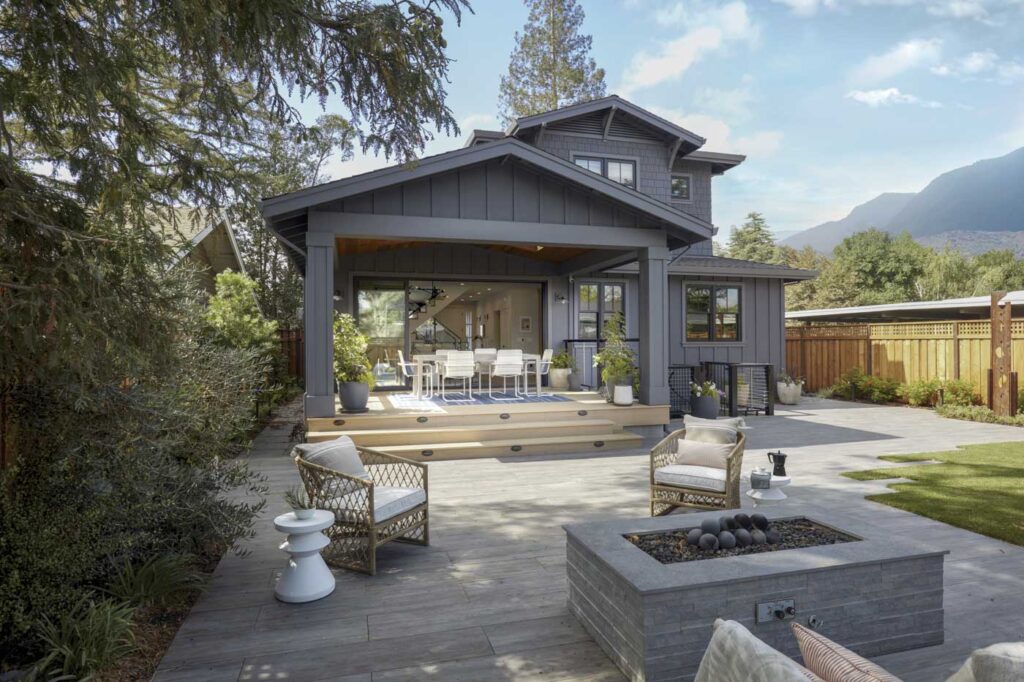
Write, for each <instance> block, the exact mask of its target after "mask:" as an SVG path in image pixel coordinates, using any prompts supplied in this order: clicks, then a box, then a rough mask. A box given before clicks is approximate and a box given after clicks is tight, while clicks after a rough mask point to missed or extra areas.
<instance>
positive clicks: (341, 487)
mask: <svg viewBox="0 0 1024 682" xmlns="http://www.w3.org/2000/svg"><path fill="white" fill-rule="evenodd" d="M293 453H297V454H298V455H299V456H300V457H302V459H304V460H305V461H307V462H309V463H311V464H316V465H317V466H322V467H324V468H326V469H330V470H331V471H339V472H341V473H343V474H348V475H349V476H355V477H356V478H361V479H363V480H365V481H369V480H370V474H369V473H368V472H367V471H366V467H365V466H363V460H361V459H359V451H358V450H357V449H356V445H355V443H353V442H352V439H351V438H349V437H348V436H338V437H337V438H335V439H334V440H329V441H324V442H323V443H300V444H299V445H296V446H295V450H293ZM326 486H327V488H328V489H324V490H321V491H320V493H319V495H320V497H321V498H323V499H327V498H329V497H335V496H339V495H347V494H349V493H351V492H352V491H354V490H356V489H358V488H360V487H361V486H360V485H359V484H358V483H355V482H354V481H342V480H339V479H336V478H332V479H331V480H330V481H329V482H328V483H327V484H326Z"/></svg>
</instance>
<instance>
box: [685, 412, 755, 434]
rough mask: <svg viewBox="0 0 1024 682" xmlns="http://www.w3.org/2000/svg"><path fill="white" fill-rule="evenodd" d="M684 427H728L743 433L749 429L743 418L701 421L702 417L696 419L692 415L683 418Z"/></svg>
mask: <svg viewBox="0 0 1024 682" xmlns="http://www.w3.org/2000/svg"><path fill="white" fill-rule="evenodd" d="M683 426H685V427H686V428H689V427H691V426H728V427H730V428H733V429H737V430H740V431H742V430H743V429H746V428H748V427H747V423H746V422H745V421H744V420H743V417H729V418H727V419H701V418H700V417H694V416H693V415H692V414H687V415H684V416H683Z"/></svg>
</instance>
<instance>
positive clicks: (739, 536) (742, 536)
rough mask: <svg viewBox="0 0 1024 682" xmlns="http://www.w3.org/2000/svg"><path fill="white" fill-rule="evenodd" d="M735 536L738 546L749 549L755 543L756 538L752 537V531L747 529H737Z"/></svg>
mask: <svg viewBox="0 0 1024 682" xmlns="http://www.w3.org/2000/svg"><path fill="white" fill-rule="evenodd" d="M733 535H735V536H736V544H737V545H739V546H740V547H749V546H750V545H751V543H753V542H754V538H752V537H750V531H749V530H747V529H746V528H737V529H736V531H735V532H734V533H733Z"/></svg>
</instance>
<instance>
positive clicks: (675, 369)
mask: <svg viewBox="0 0 1024 682" xmlns="http://www.w3.org/2000/svg"><path fill="white" fill-rule="evenodd" d="M699 372H700V368H699V367H696V366H695V365H669V367H668V398H669V408H668V412H669V416H670V417H682V416H683V415H684V414H688V413H689V412H691V411H692V410H691V408H690V396H691V394H692V389H691V387H690V384H691V383H693V381H694V379H695V378H696V377H697V374H699Z"/></svg>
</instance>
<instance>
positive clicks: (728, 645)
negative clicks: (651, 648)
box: [694, 618, 821, 682]
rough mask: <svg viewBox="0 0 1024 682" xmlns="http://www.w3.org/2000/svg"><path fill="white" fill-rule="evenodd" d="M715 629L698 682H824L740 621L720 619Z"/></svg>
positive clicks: (697, 678) (695, 680) (698, 675)
mask: <svg viewBox="0 0 1024 682" xmlns="http://www.w3.org/2000/svg"><path fill="white" fill-rule="evenodd" d="M714 627H715V631H714V634H713V635H711V641H710V642H709V643H708V648H707V650H706V651H705V652H704V658H702V659H701V661H700V668H698V669H697V676H696V677H695V678H694V682H807V680H812V681H814V682H821V679H820V678H819V677H817V676H816V675H815V674H814V673H813V672H811V671H810V670H807V669H806V668H804V667H802V666H801V665H800V664H799V663H797V662H796V661H794V660H793V659H791V658H789V657H788V656H786V655H785V654H782V653H781V652H778V651H776V650H775V649H773V648H771V647H770V646H768V645H767V644H765V643H764V642H762V641H761V640H759V639H758V638H757V637H755V636H754V635H752V634H751V633H750V630H747V629H746V628H745V627H743V626H742V625H740V624H739V623H737V622H736V621H734V620H722V619H721V618H719V619H718V620H716V621H715V626H714Z"/></svg>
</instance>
